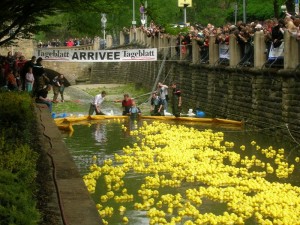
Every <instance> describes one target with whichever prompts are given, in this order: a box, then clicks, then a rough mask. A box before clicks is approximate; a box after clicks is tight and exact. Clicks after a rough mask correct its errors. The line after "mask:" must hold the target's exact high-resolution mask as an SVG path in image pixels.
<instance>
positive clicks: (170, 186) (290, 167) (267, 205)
mask: <svg viewBox="0 0 300 225" xmlns="http://www.w3.org/2000/svg"><path fill="white" fill-rule="evenodd" d="M122 129H124V128H123V127H122ZM124 130H125V129H124ZM131 135H133V136H135V137H136V138H137V139H136V140H137V142H136V143H135V144H133V146H125V147H124V148H123V152H122V154H115V156H114V160H111V159H108V160H105V161H104V164H103V165H96V164H93V165H91V167H90V170H91V171H90V173H89V174H87V175H85V176H84V177H83V179H84V182H85V184H86V186H87V189H88V191H89V192H90V193H95V189H96V188H97V185H96V184H97V181H98V182H102V183H103V184H104V189H103V187H102V186H101V188H102V189H103V190H101V193H103V194H102V195H101V196H100V198H99V201H100V202H99V203H98V204H97V205H96V207H97V209H98V211H99V214H100V215H101V218H102V219H103V223H104V224H109V221H110V218H112V217H119V221H120V223H129V224H130V217H129V218H128V217H127V216H128V215H126V213H127V212H128V211H130V210H131V211H132V210H140V211H147V214H146V215H147V217H148V221H149V224H150V225H154V224H169V225H176V224H184V225H194V224H196V225H201V224H222V225H227V224H228V225H229V224H246V223H247V224H249V221H255V223H256V224H262V225H268V224H276V225H297V224H300V188H299V187H297V186H293V185H291V184H289V183H285V182H279V181H280V179H283V178H287V177H288V176H289V175H290V174H292V173H293V171H294V169H295V165H294V164H289V163H287V161H286V160H285V157H284V150H283V149H278V150H276V149H273V147H272V146H270V147H269V148H267V149H262V148H261V147H260V146H258V145H257V144H256V142H255V141H252V142H251V145H252V147H253V149H254V151H255V150H256V151H260V155H261V156H262V157H260V159H258V157H256V156H255V155H252V156H241V154H239V151H247V148H246V146H244V145H242V146H239V147H235V144H234V143H233V142H227V141H224V134H223V133H222V132H213V131H212V130H209V129H208V130H205V131H198V130H197V129H194V128H188V127H186V126H182V125H170V124H166V123H161V122H157V121H155V122H152V123H149V124H148V123H147V122H144V123H143V125H142V126H141V127H139V128H138V129H137V130H134V131H131ZM298 162H299V158H298V157H297V158H295V164H297V163H298ZM129 173H130V174H133V173H134V174H140V176H139V177H140V178H141V177H142V178H141V179H143V180H142V181H141V182H138V181H136V179H135V178H131V179H130V178H129V177H126V175H128V174H129ZM268 176H277V178H278V180H279V181H278V182H271V181H269V179H268ZM283 181H285V180H283ZM130 182H131V183H130ZM135 182H136V184H137V185H136V190H135V191H134V192H133V191H132V193H128V192H129V191H128V190H127V188H128V186H130V185H131V186H132V185H133V184H132V183H135ZM167 190H168V191H170V190H171V192H170V193H166V191H167ZM207 202H210V204H211V202H214V203H215V204H218V203H219V204H223V205H225V206H226V207H225V210H224V211H223V213H221V214H215V213H213V212H210V210H209V208H207V206H206V205H205V204H206V203H207ZM123 204H126V208H125V206H123ZM116 205H119V213H116V211H118V210H113V208H115V209H118V207H117V208H116Z"/></svg>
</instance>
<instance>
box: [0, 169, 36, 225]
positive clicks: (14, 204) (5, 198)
mask: <svg viewBox="0 0 300 225" xmlns="http://www.w3.org/2000/svg"><path fill="white" fill-rule="evenodd" d="M39 219H40V215H39V213H38V211H37V210H36V208H35V202H34V201H33V199H32V195H31V192H30V190H28V188H27V187H26V185H24V183H23V181H22V178H20V177H18V176H16V175H15V174H12V173H10V172H8V171H6V170H3V169H0V221H1V222H0V223H1V224H11V225H13V224H15V225H28V224H31V225H33V224H38V222H39Z"/></svg>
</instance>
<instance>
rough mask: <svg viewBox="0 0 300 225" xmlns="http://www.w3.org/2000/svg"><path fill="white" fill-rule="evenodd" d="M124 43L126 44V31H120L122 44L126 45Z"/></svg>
mask: <svg viewBox="0 0 300 225" xmlns="http://www.w3.org/2000/svg"><path fill="white" fill-rule="evenodd" d="M124 44H125V36H124V32H123V31H120V45H124Z"/></svg>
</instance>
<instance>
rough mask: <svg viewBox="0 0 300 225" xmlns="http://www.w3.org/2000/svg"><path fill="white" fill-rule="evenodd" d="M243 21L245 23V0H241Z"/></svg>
mask: <svg viewBox="0 0 300 225" xmlns="http://www.w3.org/2000/svg"><path fill="white" fill-rule="evenodd" d="M243 22H244V23H246V0H243Z"/></svg>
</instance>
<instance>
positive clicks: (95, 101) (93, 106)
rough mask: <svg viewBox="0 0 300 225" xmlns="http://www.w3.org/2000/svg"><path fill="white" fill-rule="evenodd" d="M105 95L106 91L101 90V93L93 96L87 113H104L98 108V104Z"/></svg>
mask: <svg viewBox="0 0 300 225" xmlns="http://www.w3.org/2000/svg"><path fill="white" fill-rule="evenodd" d="M105 96H106V92H105V91H102V92H101V94H98V95H96V96H95V97H94V99H93V101H92V102H91V105H90V110H89V115H93V114H94V112H96V115H105V114H104V113H103V112H102V111H101V109H100V105H101V104H102V102H103V101H104V99H105Z"/></svg>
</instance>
